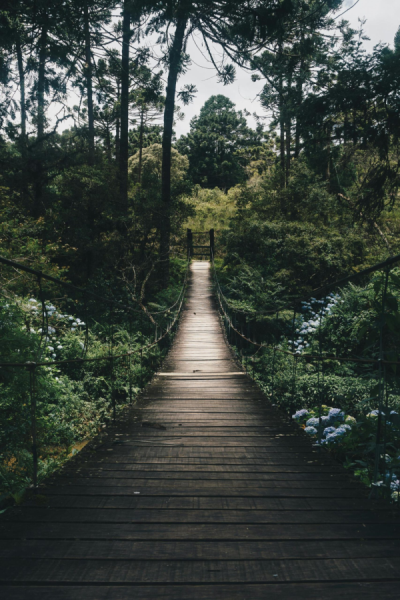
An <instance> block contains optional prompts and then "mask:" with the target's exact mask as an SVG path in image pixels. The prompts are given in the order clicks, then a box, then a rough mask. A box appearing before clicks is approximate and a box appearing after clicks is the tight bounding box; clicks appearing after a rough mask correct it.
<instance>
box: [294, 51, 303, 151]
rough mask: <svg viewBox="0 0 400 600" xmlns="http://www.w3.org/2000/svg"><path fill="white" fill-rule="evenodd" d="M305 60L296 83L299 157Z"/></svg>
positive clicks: (296, 149) (296, 137)
mask: <svg viewBox="0 0 400 600" xmlns="http://www.w3.org/2000/svg"><path fill="white" fill-rule="evenodd" d="M302 71H303V61H301V65H300V75H299V79H298V81H297V85H296V98H297V106H296V131H295V141H294V155H295V157H296V158H298V156H299V154H300V120H299V110H300V107H301V105H302V103H303V78H302Z"/></svg>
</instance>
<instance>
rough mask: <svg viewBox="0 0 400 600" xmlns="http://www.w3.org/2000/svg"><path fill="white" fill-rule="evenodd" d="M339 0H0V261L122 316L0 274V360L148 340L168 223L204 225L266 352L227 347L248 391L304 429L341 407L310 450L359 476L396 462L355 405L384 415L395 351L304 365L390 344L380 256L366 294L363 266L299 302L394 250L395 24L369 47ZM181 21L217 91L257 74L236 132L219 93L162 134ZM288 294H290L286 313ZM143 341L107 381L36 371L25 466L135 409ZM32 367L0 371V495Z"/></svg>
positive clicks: (175, 249) (26, 420) (369, 476)
mask: <svg viewBox="0 0 400 600" xmlns="http://www.w3.org/2000/svg"><path fill="white" fill-rule="evenodd" d="M341 8H342V2H341V0H328V1H324V2H322V1H320V0H291V1H290V2H288V1H287V0H282V1H278V2H276V1H270V0H264V1H261V0H260V1H257V2H242V3H237V2H236V3H234V2H231V1H224V2H213V1H208V0H207V1H205V2H190V1H188V0H177V1H173V2H168V3H163V2H155V1H144V0H140V1H139V0H121V1H119V2H118V1H116V0H102V1H101V2H94V0H84V2H83V3H76V2H75V1H74V0H71V1H70V2H68V3H65V2H62V1H61V0H51V1H48V0H46V1H44V0H43V1H41V0H39V1H38V0H35V1H30V0H28V1H26V0H24V2H22V1H14V2H12V3H11V2H6V3H3V5H2V8H1V10H0V39H1V41H0V85H1V89H2V98H1V102H0V165H1V175H0V239H1V255H2V256H3V257H5V258H9V259H12V260H16V261H17V262H20V263H22V264H25V265H28V266H30V267H32V268H34V269H38V270H42V271H43V272H45V273H47V274H49V275H52V276H54V277H56V278H61V279H62V280H63V281H67V282H70V283H72V284H74V285H75V286H81V287H84V288H87V289H89V290H92V291H93V292H94V293H96V294H97V295H98V296H100V297H107V298H110V299H113V301H115V302H119V303H120V305H119V306H121V307H125V308H124V309H122V308H121V310H118V311H115V310H112V309H111V305H110V304H109V303H107V302H103V303H102V302H94V301H87V298H86V299H85V297H84V294H82V293H76V294H73V293H72V292H71V293H69V292H68V293H67V292H66V291H65V289H64V288H62V287H60V286H58V285H57V284H54V283H45V282H41V284H42V285H41V287H39V286H38V282H37V280H36V278H35V277H32V276H29V275H27V274H24V273H21V272H19V271H18V270H13V269H11V268H10V267H6V266H2V267H1V270H0V277H1V285H2V295H1V299H0V307H1V324H0V334H1V338H2V345H1V361H3V362H25V361H27V360H28V361H33V360H36V361H37V360H38V359H39V358H40V359H41V360H43V361H45V360H46V359H49V361H48V362H54V361H58V360H62V359H68V358H72V357H78V358H79V357H82V356H85V357H87V358H96V357H100V356H105V355H106V354H109V352H110V341H111V339H112V346H113V349H112V352H113V353H114V354H126V352H127V351H130V350H132V349H137V348H138V347H139V346H140V345H144V344H146V343H147V342H148V341H150V340H153V339H154V328H155V327H156V322H157V327H158V328H161V327H163V328H164V329H165V326H166V323H165V322H164V321H163V322H161V321H162V319H164V317H161V318H160V319H161V321H157V318H158V317H157V318H153V316H152V315H151V314H150V313H151V312H152V311H153V312H155V311H157V310H163V309H167V308H168V306H170V305H171V304H173V303H174V302H175V300H176V298H177V297H178V294H179V290H180V289H181V285H182V282H183V278H184V272H185V254H186V246H185V235H186V232H185V229H186V227H190V228H192V229H193V230H195V231H200V232H206V231H207V230H208V229H210V228H214V229H215V230H216V240H217V246H216V249H217V252H216V256H217V258H216V265H217V270H218V276H219V279H220V282H221V285H222V289H223V292H224V294H225V296H226V297H227V302H228V305H229V310H230V311H231V314H233V311H234V310H236V313H235V323H236V324H237V326H238V327H239V328H242V329H243V331H246V332H247V334H248V335H251V336H253V337H254V336H255V335H256V336H257V339H258V342H262V343H263V344H267V345H268V348H264V349H262V351H259V352H257V353H256V354H255V355H254V358H253V359H250V354H251V352H252V351H253V350H251V349H250V346H248V345H246V343H244V342H243V343H242V342H239V338H237V337H232V339H231V342H232V343H233V344H234V345H235V347H236V349H237V351H238V352H242V353H244V354H245V355H246V353H247V356H248V359H247V360H248V362H249V364H250V365H251V370H252V372H253V371H254V376H255V378H256V379H257V380H258V381H259V383H260V385H261V386H262V387H263V388H264V389H265V391H266V393H267V394H271V396H272V398H273V400H274V402H275V403H277V404H279V405H280V406H282V408H284V409H285V410H288V411H291V412H292V413H293V412H295V411H299V410H308V411H309V413H307V414H306V413H302V416H300V417H296V418H298V420H300V421H301V420H302V419H303V421H304V423H303V421H301V422H302V423H303V425H304V426H306V427H307V428H308V433H310V435H314V436H316V437H315V439H316V440H317V441H319V442H321V439H319V438H321V433H323V432H321V431H319V430H318V428H315V427H314V425H313V424H312V423H311V424H309V425H307V421H308V420H309V419H315V418H316V417H317V416H318V417H320V416H321V408H320V407H321V404H322V405H323V406H324V407H325V408H323V411H325V412H324V414H323V415H322V416H324V417H326V418H327V419H328V417H329V414H330V413H329V407H330V406H332V407H333V408H338V409H340V410H339V413H332V414H333V415H334V417H335V418H336V417H337V416H338V415H339V417H338V418H336V420H335V418H333V417H332V419H331V418H330V417H329V419H328V421H329V420H330V422H329V427H334V428H335V430H338V429H340V425H339V426H338V424H340V423H341V422H342V421H343V422H344V419H345V418H346V419H347V418H348V417H349V418H350V417H351V418H354V419H356V422H357V425H356V426H354V427H352V426H351V425H350V424H349V423H352V421H351V420H350V421H349V420H348V421H347V425H348V427H347V428H346V427H344V424H343V428H342V430H340V431H341V433H338V434H335V435H333V437H331V438H330V440H331V442H332V443H329V444H328V443H327V444H326V445H327V446H330V447H332V448H333V450H332V451H334V452H336V453H337V455H340V456H341V458H342V459H343V460H347V461H348V464H352V465H353V466H354V464H355V463H354V461H356V460H358V461H361V463H362V465H361V466H360V464H361V463H357V464H359V466H360V468H361V469H364V471H362V473H361V475H362V477H363V479H364V480H365V481H366V482H367V483H368V482H369V483H370V482H371V481H372V480H373V479H375V480H376V479H377V472H376V462H377V461H376V456H377V455H378V459H379V460H380V455H381V454H382V455H383V456H386V455H387V456H388V457H389V458H387V459H386V458H384V459H383V461H384V463H385V461H388V460H389V459H390V460H392V464H396V463H395V462H393V461H394V460H395V459H396V457H397V456H398V453H399V452H398V451H399V450H400V448H399V446H398V436H397V434H396V427H397V424H396V422H395V421H396V417H395V416H393V417H392V418H391V420H389V421H388V420H386V418H385V419H381V417H380V416H379V415H378V420H379V424H378V429H379V428H384V430H385V432H386V433H385V436H386V438H385V439H386V440H387V443H386V442H385V444H384V445H383V446H382V448H381V445H380V444H381V442H380V441H379V436H378V438H377V436H376V430H377V427H376V423H375V421H374V419H375V417H376V415H374V414H372V416H369V417H368V416H367V415H371V411H373V410H376V409H377V407H378V404H379V403H380V405H382V402H383V403H384V404H385V405H386V409H385V411H386V413H387V414H389V412H390V411H396V412H400V392H399V389H398V377H397V375H398V374H397V370H398V366H393V367H390V368H389V367H388V368H386V369H385V373H384V380H385V384H384V387H382V385H383V384H382V381H383V375H382V372H379V369H377V368H376V364H372V363H371V364H370V363H355V362H351V361H347V362H346V361H342V362H340V361H337V360H336V361H335V360H333V359H331V360H326V361H324V362H323V368H322V367H321V365H320V364H319V363H318V364H316V363H315V362H312V361H310V360H308V359H307V354H312V353H315V352H318V353H322V354H325V355H328V354H336V356H340V357H342V358H352V357H353V358H354V357H357V358H358V359H371V358H374V359H376V358H379V357H380V356H381V354H380V353H382V352H384V357H385V358H386V359H388V360H392V361H397V360H398V359H399V354H400V353H399V343H400V339H399V331H400V317H399V313H398V302H399V299H400V298H399V294H400V292H399V277H400V275H399V273H398V271H397V270H396V268H395V269H393V270H392V272H391V275H390V277H389V279H388V284H387V286H386V284H385V283H384V280H383V279H382V277H384V275H382V273H381V272H377V273H374V274H373V275H371V276H369V277H364V278H363V279H362V280H356V281H355V282H354V284H349V285H347V286H345V287H342V288H338V289H334V290H332V292H333V293H335V294H337V296H334V297H332V296H329V297H328V296H327V294H326V293H324V294H323V295H322V296H321V295H320V296H319V297H318V298H315V299H312V296H313V293H314V292H313V290H315V289H316V288H318V287H320V286H323V285H325V284H327V283H329V282H332V281H334V280H336V279H339V278H340V277H342V276H345V275H347V274H349V273H351V272H357V271H360V270H361V269H363V268H364V267H367V266H369V265H372V264H374V263H376V262H378V261H380V260H383V259H385V258H387V257H388V256H389V255H393V254H396V253H398V252H399V250H400V244H399V241H398V239H399V237H398V234H399V231H400V219H399V216H400V215H399V194H398V190H399V185H400V171H399V169H400V158H399V157H400V145H399V135H400V33H398V34H397V35H396V38H395V40H394V43H393V44H391V45H379V46H377V47H376V48H375V49H374V50H373V52H371V53H367V52H365V50H364V49H363V39H364V38H363V32H362V29H361V30H360V31H354V30H352V29H351V28H350V27H349V24H348V23H347V22H346V21H345V20H343V19H342V17H341ZM194 34H196V36H200V38H201V40H202V42H203V44H204V49H205V52H206V53H207V55H208V56H209V59H210V64H211V65H212V67H213V68H214V69H215V71H216V74H217V77H218V79H219V81H220V82H221V84H224V85H228V84H229V83H231V82H232V81H233V80H234V78H235V72H236V70H237V69H238V68H246V69H248V70H250V71H251V72H252V77H253V79H254V80H257V81H260V80H262V81H263V83H264V87H263V91H262V94H261V97H260V99H261V107H262V113H261V114H259V115H255V118H256V121H257V126H256V128H255V129H252V128H251V127H250V126H249V125H248V123H247V120H246V117H248V116H249V113H247V112H246V111H237V110H236V107H235V105H234V103H233V102H232V101H231V100H229V99H228V98H227V97H225V96H224V95H223V94H219V95H217V96H212V97H210V98H209V99H208V100H207V101H206V103H205V104H204V106H203V107H202V108H201V110H200V113H199V115H198V116H196V117H195V118H194V119H193V120H192V121H191V123H190V130H189V132H188V133H187V134H186V135H184V136H181V137H180V138H179V139H176V138H175V134H174V122H175V121H176V120H177V119H180V118H182V116H183V115H182V109H181V108H180V106H179V105H185V104H188V103H189V102H191V101H192V100H193V98H194V97H195V95H196V91H197V90H196V87H195V86H194V85H186V86H184V87H182V88H181V89H179V88H178V87H177V86H178V82H179V76H180V75H181V74H182V73H183V72H186V71H188V70H189V69H190V61H191V59H190V56H189V54H188V53H187V47H188V46H187V44H188V41H189V39H190V37H191V36H192V35H194ZM155 41H156V44H155ZM155 46H157V47H158V49H161V54H162V59H160V58H157V56H156V54H155V53H154V51H153V50H154V47H155ZM216 48H217V50H216ZM221 57H222V58H221ZM165 82H166V85H165ZM73 98H76V100H73ZM56 107H57V108H56ZM67 119H69V121H68V125H69V124H70V123H71V122H73V125H72V126H68V128H65V121H66V120H67ZM71 119H72V121H71ZM382 281H383V283H382ZM383 294H385V301H386V305H385V311H384V315H383V316H382V310H381V305H382V297H383ZM300 297H302V298H307V299H308V302H309V304H304V305H303V307H302V308H301V309H300V305H297V307H296V313H295V314H294V313H293V310H288V309H286V308H285V307H287V306H288V305H290V306H292V307H293V301H294V299H295V298H300ZM310 298H311V300H310ZM42 300H43V302H42ZM37 306H38V307H39V308H37V310H36V311H35V307H37ZM43 306H44V307H47V308H46V309H45V313H46V314H47V313H51V314H50V315H49V314H47V317H46V318H45V321H46V322H44V320H43ZM51 307H53V308H51ZM322 309H323V312H321V310H322ZM132 310H137V311H138V312H137V313H134V314H135V316H134V317H132V316H131V314H132V312H131V311H132ZM49 316H50V319H48V317H49ZM169 316H170V315H169ZM167 320H168V319H167ZM74 323H76V325H74ZM82 323H85V325H82ZM71 324H72V326H71ZM111 332H112V333H111ZM382 340H383V347H384V350H382V347H381V341H382ZM277 346H279V350H277V349H276V347H277ZM274 347H275V350H274ZM164 351H165V347H157V346H155V347H153V348H152V349H151V350H149V351H148V352H147V353H146V354H145V356H144V363H142V364H141V366H139V363H138V356H136V355H135V357H133V358H132V360H131V361H129V364H128V359H127V358H126V357H125V358H124V359H121V360H119V361H115V364H113V372H112V375H111V373H110V362H109V361H108V362H107V361H105V362H101V361H99V362H92V363H90V362H88V363H85V365H83V364H80V363H77V364H73V365H72V364H69V365H64V366H60V365H49V366H48V367H41V369H40V371H38V374H37V376H36V383H35V386H36V387H35V393H36V396H37V410H38V431H37V435H38V443H39V447H40V448H41V453H40V472H41V474H42V475H44V474H45V473H46V472H48V471H49V470H50V469H51V468H53V466H54V465H55V464H56V463H58V462H59V461H60V460H63V457H64V456H66V455H68V454H70V453H71V451H72V449H73V447H79V444H80V443H82V442H83V441H84V440H86V439H88V438H89V437H90V436H92V435H93V434H94V433H96V432H98V431H99V430H100V429H101V428H102V427H103V426H104V424H105V423H106V422H107V420H108V419H109V418H110V417H111V416H112V407H113V405H114V404H116V405H117V407H119V408H120V407H121V406H124V405H126V404H127V403H129V402H130V401H134V399H135V398H136V396H137V394H138V392H139V390H140V388H141V386H142V385H143V384H144V383H145V382H146V380H147V379H148V377H149V376H150V375H151V373H152V371H153V370H154V368H156V364H157V361H158V360H159V358H160V357H161V356H162V354H163V352H164ZM285 352H290V353H292V354H295V358H293V356H292V354H286V353H285ZM53 355H55V356H53ZM31 383H32V381H31V378H30V374H29V370H26V369H17V368H2V369H1V371H0V418H1V440H0V448H1V454H2V463H1V465H2V466H1V470H0V472H1V476H2V478H3V488H4V490H8V491H11V492H12V493H14V494H18V493H19V489H20V488H21V487H22V488H24V487H26V485H28V484H29V481H30V477H31V471H32V452H31V434H32V427H31V425H32V423H31V416H32V415H31V407H30V402H31V400H30V398H31ZM383 390H384V393H383ZM326 407H328V408H326ZM312 411H314V412H312ZM318 411H319V414H318ZM341 411H345V414H344V415H340V412H341ZM304 416H307V417H308V418H307V419H306V420H304V418H303V417H304ZM386 416H387V415H386ZM372 422H374V423H375V424H374V425H373V426H372V425H371V423H372ZM349 427H350V429H349ZM310 428H311V429H310ZM313 428H314V429H316V432H314V431H313ZM390 428H391V429H390ZM325 429H326V427H325ZM382 431H383V429H382ZM333 433H334V432H333V431H330V432H327V433H325V434H323V436H322V437H324V439H326V436H327V435H332V434H333ZM389 434H390V435H389ZM335 436H336V439H335V440H334V439H333V438H335ZM396 440H397V441H396ZM379 460H378V462H379ZM378 466H379V465H378ZM381 467H382V465H380V466H379V468H380V469H381ZM374 470H375V472H374Z"/></svg>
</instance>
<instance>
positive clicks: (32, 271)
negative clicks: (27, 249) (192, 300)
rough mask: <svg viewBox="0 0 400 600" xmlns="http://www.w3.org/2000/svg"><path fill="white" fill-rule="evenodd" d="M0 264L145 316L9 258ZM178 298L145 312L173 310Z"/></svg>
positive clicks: (159, 312) (140, 311)
mask: <svg viewBox="0 0 400 600" xmlns="http://www.w3.org/2000/svg"><path fill="white" fill-rule="evenodd" d="M0 263H3V264H5V265H7V266H9V267H13V268H15V269H19V270H20V271H25V272H26V273H30V274H31V275H35V276H36V277H38V278H39V279H46V280H47V281H51V282H52V283H56V284H57V285H61V286H62V287H65V288H69V289H70V290H73V291H75V292H78V293H80V294H83V295H86V296H91V297H92V298H94V299H96V300H98V301H100V302H102V303H103V304H114V305H117V306H119V307H120V308H124V309H125V310H128V311H130V312H134V313H137V314H142V313H144V314H146V313H145V311H143V310H138V309H135V308H133V307H132V306H128V305H126V304H124V303H123V302H122V301H121V300H115V299H114V298H108V297H104V296H100V295H99V294H96V293H95V292H92V291H90V290H88V289H86V288H81V287H78V286H76V285H74V284H73V283H69V282H68V281H63V280H62V279H59V278H58V277H53V276H52V275H48V274H47V273H43V271H38V270H37V269H32V267H28V266H26V265H22V264H20V263H18V262H16V261H14V260H11V259H9V258H4V256H0ZM179 298H180V295H179V296H178V299H177V300H176V302H174V304H173V305H172V306H170V307H168V308H165V309H163V310H161V311H156V312H150V311H147V314H149V315H159V314H163V313H165V312H168V311H169V310H171V309H172V308H174V306H176V305H177V304H178V302H179Z"/></svg>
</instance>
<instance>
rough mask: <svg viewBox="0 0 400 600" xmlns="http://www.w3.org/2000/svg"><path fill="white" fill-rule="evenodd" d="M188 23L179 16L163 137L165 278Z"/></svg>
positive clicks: (162, 246)
mask: <svg viewBox="0 0 400 600" xmlns="http://www.w3.org/2000/svg"><path fill="white" fill-rule="evenodd" d="M186 24H187V18H186V17H179V18H178V20H177V24H176V30H175V36H174V41H173V43H172V48H171V53H170V56H169V72H168V81H167V90H166V97H165V108H164V131H163V138H162V171H161V199H162V202H163V206H164V215H163V223H162V227H161V236H160V258H161V260H166V262H165V263H164V267H163V273H164V279H165V281H168V278H169V244H170V235H171V217H170V204H171V144H172V129H173V125H174V109H175V92H176V82H177V80H178V75H179V64H180V60H181V54H182V48H183V40H184V37H185V29H186Z"/></svg>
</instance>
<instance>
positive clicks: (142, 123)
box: [138, 104, 144, 183]
mask: <svg viewBox="0 0 400 600" xmlns="http://www.w3.org/2000/svg"><path fill="white" fill-rule="evenodd" d="M143 127H144V105H143V104H142V107H141V111H140V131H139V177H138V179H139V183H140V182H141V180H142V157H143Z"/></svg>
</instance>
